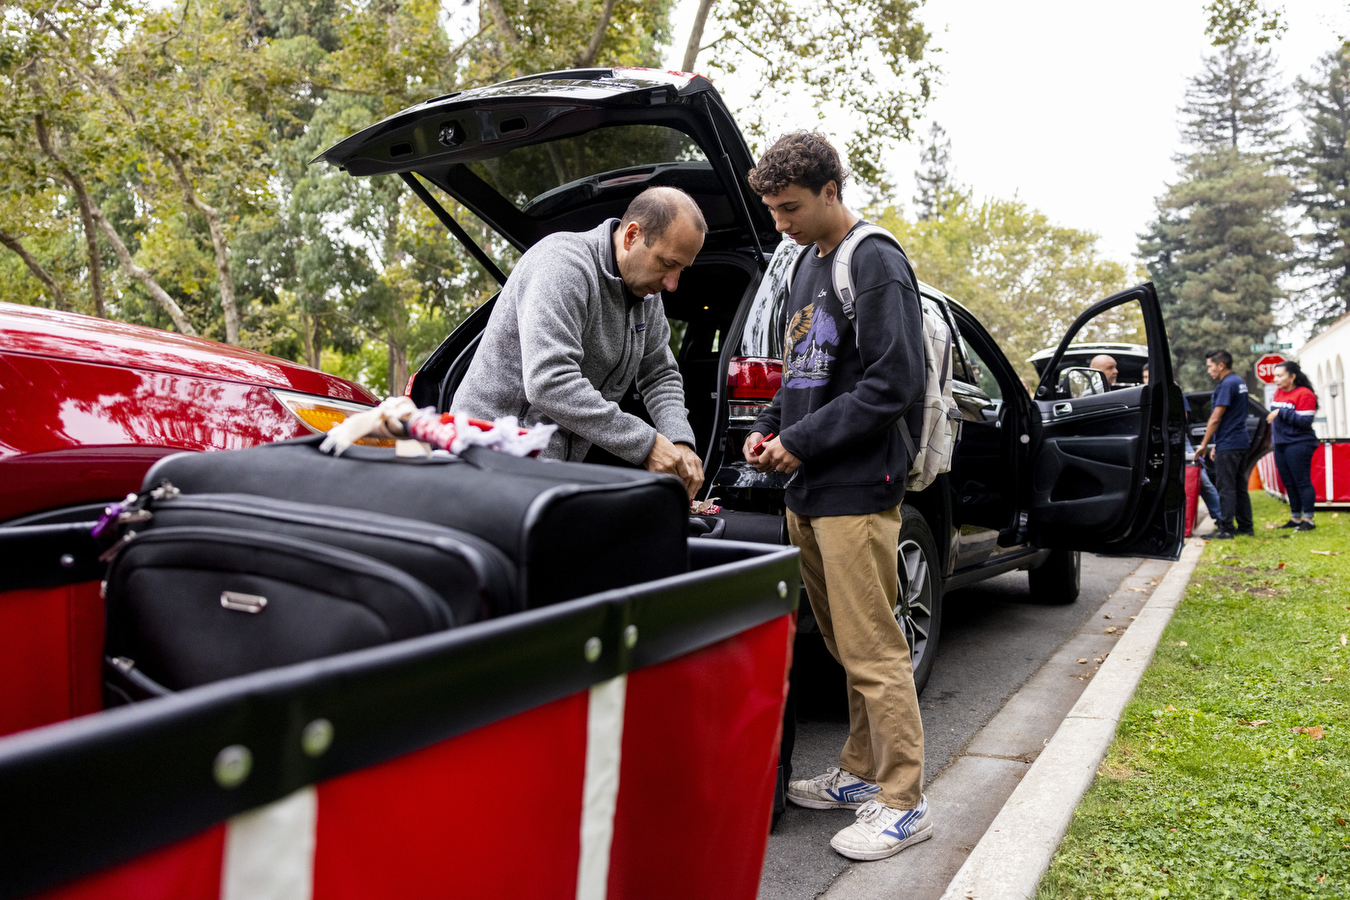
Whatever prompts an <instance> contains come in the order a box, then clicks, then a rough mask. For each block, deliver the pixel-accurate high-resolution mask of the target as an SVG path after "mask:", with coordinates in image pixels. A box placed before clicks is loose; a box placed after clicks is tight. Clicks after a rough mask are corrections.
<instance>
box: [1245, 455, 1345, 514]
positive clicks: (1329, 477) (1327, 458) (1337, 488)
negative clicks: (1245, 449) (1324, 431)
mask: <svg viewBox="0 0 1350 900" xmlns="http://www.w3.org/2000/svg"><path fill="white" fill-rule="evenodd" d="M1257 470H1258V471H1259V472H1260V473H1261V483H1262V484H1263V485H1264V486H1265V489H1266V493H1267V494H1269V495H1270V496H1272V497H1278V498H1279V499H1280V500H1284V501H1286V502H1288V500H1289V495H1288V493H1287V492H1286V491H1285V488H1284V482H1283V481H1281V480H1280V473H1279V471H1278V470H1277V469H1276V468H1275V454H1273V453H1267V454H1266V455H1265V456H1263V457H1261V461H1260V462H1258V463H1257ZM1312 483H1313V490H1314V491H1315V492H1316V497H1317V505H1318V506H1325V507H1332V506H1346V505H1350V440H1346V439H1345V438H1332V439H1329V440H1323V441H1321V442H1320V445H1319V446H1318V448H1317V450H1316V452H1314V453H1313V458H1312Z"/></svg>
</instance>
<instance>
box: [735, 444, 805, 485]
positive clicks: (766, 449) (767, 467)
mask: <svg viewBox="0 0 1350 900" xmlns="http://www.w3.org/2000/svg"><path fill="white" fill-rule="evenodd" d="M761 437H762V435H760V434H752V435H750V437H749V438H746V445H745V458H746V459H747V460H749V462H750V465H752V466H754V467H755V468H756V469H758V470H759V471H761V472H784V473H787V474H789V475H790V474H792V473H793V472H795V471H797V467H798V466H800V465H801V464H802V461H801V460H800V459H798V458H797V457H795V456H793V455H792V453H791V452H790V451H789V450H788V449H787V448H786V447H784V446H783V445H782V444H781V443H780V442H779V440H778V438H771V439H770V440H768V441H765V442H764V446H763V447H760V448H759V453H752V451H753V448H754V446H755V444H756V443H758V442H759V439H760V438H761ZM751 438H753V440H751Z"/></svg>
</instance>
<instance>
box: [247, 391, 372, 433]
mask: <svg viewBox="0 0 1350 900" xmlns="http://www.w3.org/2000/svg"><path fill="white" fill-rule="evenodd" d="M272 394H273V396H275V397H276V398H277V399H278V400H280V401H281V405H282V406H284V407H286V409H288V410H290V411H291V413H292V414H293V415H294V416H295V417H296V418H297V419H299V420H300V421H301V422H304V423H305V427H307V428H309V430H310V431H314V432H318V433H320V434H326V433H327V432H329V431H332V430H333V428H334V426H337V425H340V424H342V423H343V422H345V421H346V420H347V417H348V416H351V415H355V414H356V413H359V412H365V411H366V410H368V409H370V407H369V406H367V405H365V404H363V403H352V402H351V401H349V400H335V399H333V398H332V397H319V396H317V395H315V394H301V393H297V392H295V391H281V390H277V389H275V388H273V389H272ZM357 443H358V444H365V445H367V446H372V447H392V446H394V442H393V441H389V440H383V439H380V438H363V439H361V440H359V441H357Z"/></svg>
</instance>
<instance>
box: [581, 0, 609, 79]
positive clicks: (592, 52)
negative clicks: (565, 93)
mask: <svg viewBox="0 0 1350 900" xmlns="http://www.w3.org/2000/svg"><path fill="white" fill-rule="evenodd" d="M612 18H614V0H605V2H604V5H603V6H602V7H601V8H600V21H598V22H596V23H595V31H593V32H591V42H590V43H589V44H587V45H586V50H585V52H583V53H582V54H581V55H580V56H578V57H577V68H578V69H586V68H589V67H591V66H593V65H595V58H596V57H597V56H598V55H599V54H600V45H601V43H603V42H604V40H605V31H606V30H607V29H608V28H609V21H610V19H612Z"/></svg>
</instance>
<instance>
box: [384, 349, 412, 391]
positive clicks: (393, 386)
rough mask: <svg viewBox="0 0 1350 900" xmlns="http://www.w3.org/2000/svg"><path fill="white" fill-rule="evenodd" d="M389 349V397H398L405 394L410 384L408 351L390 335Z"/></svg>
mask: <svg viewBox="0 0 1350 900" xmlns="http://www.w3.org/2000/svg"><path fill="white" fill-rule="evenodd" d="M386 343H387V344H388V347H389V396H390V397H397V396H399V395H401V394H402V393H403V388H404V386H405V385H407V383H408V351H407V349H406V348H404V346H403V345H402V344H400V343H398V342H397V341H395V340H394V337H393V335H390V336H389V338H388V340H387V342H386Z"/></svg>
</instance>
